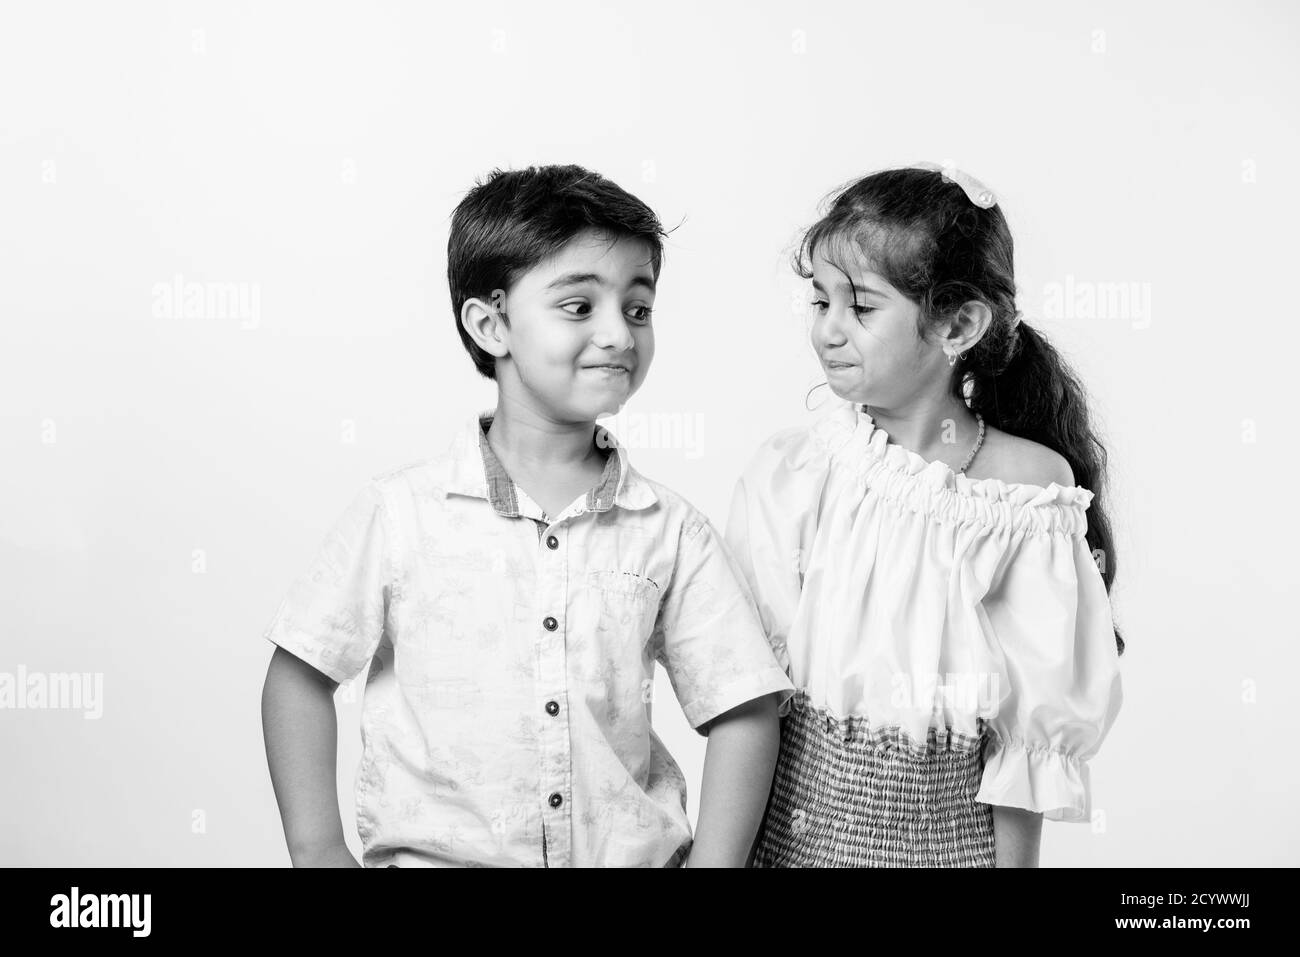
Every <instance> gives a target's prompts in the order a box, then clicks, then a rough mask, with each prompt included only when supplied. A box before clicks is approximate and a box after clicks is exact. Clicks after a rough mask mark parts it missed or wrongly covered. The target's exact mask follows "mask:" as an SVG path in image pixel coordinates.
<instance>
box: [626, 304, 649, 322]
mask: <svg viewBox="0 0 1300 957" xmlns="http://www.w3.org/2000/svg"><path fill="white" fill-rule="evenodd" d="M652 312H653V310H652V309H651V308H650V307H649V306H633V307H632V308H631V309H629V310H628V311H627V317H628V318H629V319H631V320H632V321H633V322H635V323H637V324H638V325H645V324H646V323H647V322H649V321H650V315H651V313H652Z"/></svg>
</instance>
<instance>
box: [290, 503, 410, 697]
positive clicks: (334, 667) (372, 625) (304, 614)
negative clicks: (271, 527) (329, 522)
mask: <svg viewBox="0 0 1300 957" xmlns="http://www.w3.org/2000/svg"><path fill="white" fill-rule="evenodd" d="M390 581H391V566H390V560H389V534H388V528H387V510H386V509H385V507H384V500H383V494H382V490H381V489H380V488H379V487H378V485H376V484H375V483H374V482H370V483H369V484H367V485H366V487H365V488H363V489H362V490H361V491H360V492H359V493H358V494H357V495H356V497H355V498H354V499H353V500H352V502H351V503H350V504H349V505H348V507H347V508H346V510H345V511H344V512H343V514H342V516H341V517H340V518H339V519H338V520H337V521H336V522H335V524H334V527H333V528H332V529H331V530H330V532H329V534H328V535H327V536H326V537H325V540H324V542H323V543H322V544H321V545H320V547H319V548H318V549H317V552H316V555H315V557H314V558H313V559H312V562H311V564H310V566H308V568H307V571H306V572H305V573H304V574H303V575H302V576H301V577H299V578H298V579H297V580H295V581H294V582H293V584H292V585H291V586H290V588H289V592H288V594H287V595H286V596H285V598H284V600H283V601H282V602H281V603H280V607H279V609H278V610H277V612H276V614H275V617H274V619H273V620H272V621H271V624H270V625H269V626H268V627H267V629H266V631H265V633H264V637H265V638H267V639H268V640H269V641H271V642H273V643H274V644H276V645H278V646H280V647H281V648H283V649H284V650H285V651H288V652H290V653H291V654H293V655H294V656H296V657H298V658H301V659H302V660H303V661H305V662H306V663H307V664H309V665H311V666H312V667H313V668H315V669H316V670H317V671H319V672H321V673H322V674H324V675H326V676H328V677H329V678H332V679H333V680H334V681H336V682H339V683H340V684H341V683H343V682H345V681H349V680H351V679H352V678H354V677H356V676H357V675H358V674H360V673H361V671H362V670H363V669H364V668H365V667H366V666H367V665H368V664H369V662H370V659H371V657H372V656H373V655H374V653H375V649H376V648H377V647H378V645H379V641H380V638H382V636H383V632H384V624H385V620H386V615H387V608H388V601H389V598H390Z"/></svg>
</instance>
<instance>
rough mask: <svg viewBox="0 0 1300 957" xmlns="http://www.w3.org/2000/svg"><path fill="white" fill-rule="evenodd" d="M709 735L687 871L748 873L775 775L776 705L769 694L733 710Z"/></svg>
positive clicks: (778, 736) (714, 724) (712, 725)
mask: <svg viewBox="0 0 1300 957" xmlns="http://www.w3.org/2000/svg"><path fill="white" fill-rule="evenodd" d="M708 734H709V743H708V745H707V747H706V748H705V754H704V782H703V784H702V786H701V789H700V820H699V826H698V827H697V828H696V836H695V843H694V845H693V846H692V847H691V853H690V855H689V856H688V857H687V859H686V866H687V867H744V866H746V864H748V862H749V860H750V857H751V852H752V850H753V846H754V839H755V837H756V836H757V834H758V827H759V824H760V823H761V822H762V820H763V811H764V809H765V808H766V807H767V798H768V794H769V792H770V791H771V789H772V775H773V774H774V773H775V771H776V756H777V749H778V746H779V745H780V739H781V733H780V724H779V722H778V719H777V699H776V698H775V697H774V696H773V695H770V694H768V695H763V696H762V697H761V698H755V699H754V700H752V701H748V702H746V703H745V704H742V705H740V706H739V707H736V708H732V709H731V710H730V711H727V712H725V713H723V714H721V715H719V716H718V717H717V718H714V719H713V721H712V722H711V723H710V725H709V728H708Z"/></svg>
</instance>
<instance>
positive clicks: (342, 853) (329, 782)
mask: <svg viewBox="0 0 1300 957" xmlns="http://www.w3.org/2000/svg"><path fill="white" fill-rule="evenodd" d="M336 687H338V686H337V685H336V684H335V683H334V682H333V681H332V680H331V679H329V678H328V677H326V676H325V675H322V674H321V673H320V672H318V671H316V669H314V668H313V667H311V665H309V664H307V663H306V662H304V661H301V660H299V659H298V658H296V657H294V656H293V655H291V654H290V653H289V652H287V651H285V650H284V649H283V648H276V650H275V654H274V655H273V656H272V658H271V664H270V666H269V667H268V668H267V670H266V683H265V685H263V687H262V733H263V735H264V736H265V739H266V760H267V764H268V765H269V766H270V769H271V785H272V787H273V788H274V789H275V799H276V801H277V802H279V805H280V817H281V818H282V819H283V821H284V837H285V841H286V842H287V843H288V845H289V858H290V860H291V861H292V862H293V866H294V867H360V866H361V865H360V864H358V863H357V860H356V858H355V857H353V856H352V854H351V852H350V851H348V849H347V844H346V843H345V841H344V839H343V821H342V818H341V816H340V815H339V801H338V782H337V780H336V778H335V768H336V760H337V746H338V723H337V720H336V719H335V716H334V689H335V688H336Z"/></svg>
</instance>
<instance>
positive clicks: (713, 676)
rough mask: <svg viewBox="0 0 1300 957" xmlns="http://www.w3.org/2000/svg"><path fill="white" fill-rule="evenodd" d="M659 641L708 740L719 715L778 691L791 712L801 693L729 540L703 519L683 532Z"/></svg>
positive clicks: (676, 685) (686, 708)
mask: <svg viewBox="0 0 1300 957" xmlns="http://www.w3.org/2000/svg"><path fill="white" fill-rule="evenodd" d="M654 642H655V645H654V647H655V657H656V658H657V659H658V661H659V663H660V664H662V665H663V666H664V670H665V671H666V672H667V673H668V680H669V681H670V682H672V686H673V692H674V693H675V694H676V695H677V700H678V702H679V703H680V704H681V707H682V712H683V714H685V715H686V720H687V721H688V722H689V723H690V725H691V727H692V728H694V729H695V730H696V731H697V732H699V733H700V734H702V735H706V734H707V733H708V729H707V728H706V727H705V725H706V724H707V723H708V722H709V721H711V720H713V719H714V718H716V717H717V716H718V715H720V714H723V713H724V712H726V711H730V710H731V709H732V708H735V707H738V706H740V705H742V704H744V703H745V702H747V701H752V700H753V699H755V698H761V697H763V696H764V695H767V694H772V693H774V692H779V693H780V698H779V699H778V702H777V703H778V708H779V709H781V710H787V709H788V708H789V699H790V698H791V696H792V695H793V694H794V687H793V686H792V685H791V684H790V681H789V679H788V678H787V677H786V674H785V672H784V671H783V670H782V669H781V666H780V665H779V664H778V663H777V660H776V658H775V656H773V654H772V649H771V648H770V647H769V646H768V643H767V640H766V639H765V638H764V636H763V628H762V626H761V625H760V624H759V621H758V615H757V613H756V612H755V610H754V605H753V602H752V601H751V600H750V597H749V594H748V592H747V591H746V590H745V586H744V583H743V582H742V581H741V579H740V574H739V570H738V569H737V568H736V564H735V561H734V559H733V558H732V556H731V554H730V552H729V551H728V550H727V548H726V546H725V544H724V543H723V540H722V536H721V535H719V534H718V533H717V531H716V530H715V529H714V527H713V525H712V524H711V523H710V522H709V521H708V520H707V519H706V518H704V516H702V515H699V514H696V515H695V516H693V517H692V519H691V520H690V521H689V522H688V523H687V524H686V527H684V528H683V530H682V534H681V536H680V539H679V541H678V546H677V557H676V561H675V563H674V568H673V576H672V580H671V581H670V582H669V585H668V589H667V592H666V593H665V595H664V599H663V602H662V603H661V604H660V608H659V616H658V620H657V621H656V622H655V631H654Z"/></svg>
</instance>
